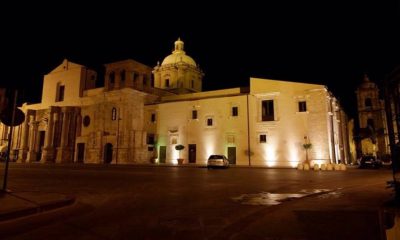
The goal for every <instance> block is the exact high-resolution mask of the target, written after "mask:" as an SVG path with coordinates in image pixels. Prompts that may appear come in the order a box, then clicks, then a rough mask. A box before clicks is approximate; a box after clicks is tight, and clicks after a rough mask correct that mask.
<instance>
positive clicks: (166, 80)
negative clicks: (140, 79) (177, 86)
mask: <svg viewBox="0 0 400 240" xmlns="http://www.w3.org/2000/svg"><path fill="white" fill-rule="evenodd" d="M165 87H167V88H168V87H169V79H165Z"/></svg>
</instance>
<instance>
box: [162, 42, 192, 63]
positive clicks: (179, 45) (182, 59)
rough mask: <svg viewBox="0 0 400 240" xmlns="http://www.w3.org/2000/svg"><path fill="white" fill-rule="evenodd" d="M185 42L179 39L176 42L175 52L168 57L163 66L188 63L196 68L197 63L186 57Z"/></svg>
mask: <svg viewBox="0 0 400 240" xmlns="http://www.w3.org/2000/svg"><path fill="white" fill-rule="evenodd" d="M183 45H184V43H183V41H181V39H178V40H177V41H175V50H174V51H173V52H172V54H170V55H168V56H167V57H166V58H164V60H163V61H162V63H161V66H163V65H168V64H177V63H186V64H189V65H192V66H194V67H196V62H195V61H194V60H193V58H191V57H190V56H188V55H186V53H185V51H184V50H183Z"/></svg>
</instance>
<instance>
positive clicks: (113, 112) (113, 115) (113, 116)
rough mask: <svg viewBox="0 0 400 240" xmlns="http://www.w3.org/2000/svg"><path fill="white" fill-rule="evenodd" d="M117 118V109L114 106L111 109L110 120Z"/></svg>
mask: <svg viewBox="0 0 400 240" xmlns="http://www.w3.org/2000/svg"><path fill="white" fill-rule="evenodd" d="M116 119H117V109H116V108H115V107H114V108H113V109H112V111H111V120H113V121H114V120H116Z"/></svg>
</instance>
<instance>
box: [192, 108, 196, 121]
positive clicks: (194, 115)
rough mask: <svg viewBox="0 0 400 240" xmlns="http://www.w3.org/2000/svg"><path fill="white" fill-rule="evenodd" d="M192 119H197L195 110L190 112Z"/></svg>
mask: <svg viewBox="0 0 400 240" xmlns="http://www.w3.org/2000/svg"><path fill="white" fill-rule="evenodd" d="M192 119H197V110H193V111H192Z"/></svg>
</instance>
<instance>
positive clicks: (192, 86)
mask: <svg viewBox="0 0 400 240" xmlns="http://www.w3.org/2000/svg"><path fill="white" fill-rule="evenodd" d="M191 88H194V80H192V85H191Z"/></svg>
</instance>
